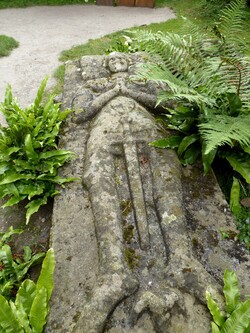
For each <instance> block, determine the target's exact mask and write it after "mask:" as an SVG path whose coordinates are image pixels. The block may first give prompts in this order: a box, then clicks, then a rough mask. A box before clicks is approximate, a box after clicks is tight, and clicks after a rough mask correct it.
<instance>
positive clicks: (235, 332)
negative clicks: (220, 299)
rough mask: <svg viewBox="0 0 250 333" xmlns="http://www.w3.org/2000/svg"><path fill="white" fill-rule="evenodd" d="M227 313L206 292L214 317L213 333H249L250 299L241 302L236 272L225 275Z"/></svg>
mask: <svg viewBox="0 0 250 333" xmlns="http://www.w3.org/2000/svg"><path fill="white" fill-rule="evenodd" d="M223 293H224V296H225V303H226V313H223V312H222V311H221V310H220V309H219V307H218V305H217V304H216V302H215V301H214V300H213V299H212V297H211V295H210V293H209V292H208V291H207V292H206V299H207V306H208V308H209V311H210V313H211V315H212V318H213V321H214V322H212V333H249V330H250V299H248V300H246V301H245V302H241V301H240V293H239V287H238V280H237V277H236V274H235V272H232V271H229V270H226V271H225V273H224V289H223Z"/></svg>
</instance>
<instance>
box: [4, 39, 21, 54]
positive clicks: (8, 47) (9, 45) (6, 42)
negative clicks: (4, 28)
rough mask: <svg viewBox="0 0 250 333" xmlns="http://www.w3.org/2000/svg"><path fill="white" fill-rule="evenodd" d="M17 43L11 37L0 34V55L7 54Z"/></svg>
mask: <svg viewBox="0 0 250 333" xmlns="http://www.w3.org/2000/svg"><path fill="white" fill-rule="evenodd" d="M18 45H19V43H18V42H17V41H16V40H15V39H14V38H12V37H9V36H5V35H0V57H5V56H8V55H9V54H10V53H11V51H12V50H13V49H15V48H16V47H18Z"/></svg>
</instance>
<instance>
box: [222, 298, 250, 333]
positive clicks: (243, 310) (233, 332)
mask: <svg viewBox="0 0 250 333" xmlns="http://www.w3.org/2000/svg"><path fill="white" fill-rule="evenodd" d="M249 323H250V300H247V301H245V302H244V303H241V304H240V305H239V306H238V307H237V308H236V310H234V311H233V312H232V314H231V316H230V317H229V318H228V319H227V320H226V322H225V324H224V325H223V328H222V330H221V333H244V331H245V329H247V328H248V326H249Z"/></svg>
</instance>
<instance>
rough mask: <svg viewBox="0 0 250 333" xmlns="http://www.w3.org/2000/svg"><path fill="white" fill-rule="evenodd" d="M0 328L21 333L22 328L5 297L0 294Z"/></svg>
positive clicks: (2, 330) (11, 332) (12, 332)
mask: <svg viewBox="0 0 250 333" xmlns="http://www.w3.org/2000/svg"><path fill="white" fill-rule="evenodd" d="M0 328H1V332H8V333H16V332H18V333H23V329H22V327H21V325H20V324H19V322H18V320H17V319H16V317H15V316H14V314H13V312H12V309H11V307H10V306H9V304H8V302H7V301H6V299H5V298H4V297H3V296H2V295H0Z"/></svg>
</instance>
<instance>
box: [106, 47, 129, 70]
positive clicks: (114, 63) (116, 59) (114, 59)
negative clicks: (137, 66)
mask: <svg viewBox="0 0 250 333" xmlns="http://www.w3.org/2000/svg"><path fill="white" fill-rule="evenodd" d="M108 67H109V69H110V71H111V72H112V73H118V72H126V71H127V70H128V62H127V59H126V57H125V56H124V55H122V54H119V53H116V52H115V53H111V54H110V56H109V58H108Z"/></svg>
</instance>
